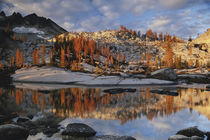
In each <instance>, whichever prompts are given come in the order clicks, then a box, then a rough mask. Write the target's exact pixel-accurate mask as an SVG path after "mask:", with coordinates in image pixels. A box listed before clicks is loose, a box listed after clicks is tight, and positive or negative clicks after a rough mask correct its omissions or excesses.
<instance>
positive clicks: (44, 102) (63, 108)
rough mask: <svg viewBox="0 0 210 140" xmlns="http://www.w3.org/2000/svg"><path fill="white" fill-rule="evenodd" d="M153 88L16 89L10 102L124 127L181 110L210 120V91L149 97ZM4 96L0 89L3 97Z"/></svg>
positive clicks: (188, 91)
mask: <svg viewBox="0 0 210 140" xmlns="http://www.w3.org/2000/svg"><path fill="white" fill-rule="evenodd" d="M150 90H152V88H139V89H137V90H136V92H135V93H126V92H124V93H121V94H109V93H104V92H103V90H102V89H100V88H70V89H61V90H55V91H50V92H49V93H48V94H45V93H44V92H42V91H34V90H28V89H19V88H14V89H10V90H9V93H8V94H9V98H10V102H13V101H15V103H16V105H17V106H20V107H22V108H23V110H24V109H26V108H28V109H29V108H30V109H33V108H36V109H37V111H44V110H50V111H52V112H53V113H55V114H56V115H58V116H65V117H70V118H95V119H104V120H120V121H121V124H124V123H126V122H128V121H131V120H135V119H137V118H141V117H143V116H146V117H147V119H148V120H152V119H153V118H155V117H167V116H170V115H171V114H173V113H176V112H178V111H179V110H182V109H186V108H189V110H190V111H192V110H197V111H198V112H199V113H200V114H203V115H205V116H206V117H207V118H208V119H209V120H210V111H209V110H210V104H209V96H210V94H209V93H208V92H209V91H205V90H204V89H194V88H186V89H183V88H177V89H176V90H177V92H178V96H168V95H159V94H155V93H150ZM2 94H4V92H3V89H1V88H0V96H2Z"/></svg>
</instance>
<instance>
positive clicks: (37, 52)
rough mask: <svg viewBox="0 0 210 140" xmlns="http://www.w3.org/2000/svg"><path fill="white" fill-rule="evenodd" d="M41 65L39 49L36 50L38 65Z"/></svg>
mask: <svg viewBox="0 0 210 140" xmlns="http://www.w3.org/2000/svg"><path fill="white" fill-rule="evenodd" d="M39 64H40V59H39V48H38V49H37V50H36V65H39Z"/></svg>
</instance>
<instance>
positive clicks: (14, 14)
mask: <svg viewBox="0 0 210 140" xmlns="http://www.w3.org/2000/svg"><path fill="white" fill-rule="evenodd" d="M12 16H17V17H22V15H21V14H20V13H19V12H17V13H16V12H14V13H13V14H12Z"/></svg>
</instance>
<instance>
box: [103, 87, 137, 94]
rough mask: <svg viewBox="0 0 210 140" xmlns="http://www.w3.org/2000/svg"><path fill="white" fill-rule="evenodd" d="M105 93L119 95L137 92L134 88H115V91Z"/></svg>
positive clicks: (108, 90) (110, 90)
mask: <svg viewBox="0 0 210 140" xmlns="http://www.w3.org/2000/svg"><path fill="white" fill-rule="evenodd" d="M104 92H106V93H109V94H119V93H123V92H136V89H132V88H126V89H124V88H113V89H106V90H104Z"/></svg>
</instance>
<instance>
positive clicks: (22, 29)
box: [13, 26, 44, 34]
mask: <svg viewBox="0 0 210 140" xmlns="http://www.w3.org/2000/svg"><path fill="white" fill-rule="evenodd" d="M13 31H14V32H16V33H33V34H44V32H43V31H40V30H37V29H36V28H30V27H24V26H21V27H15V28H13Z"/></svg>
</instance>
